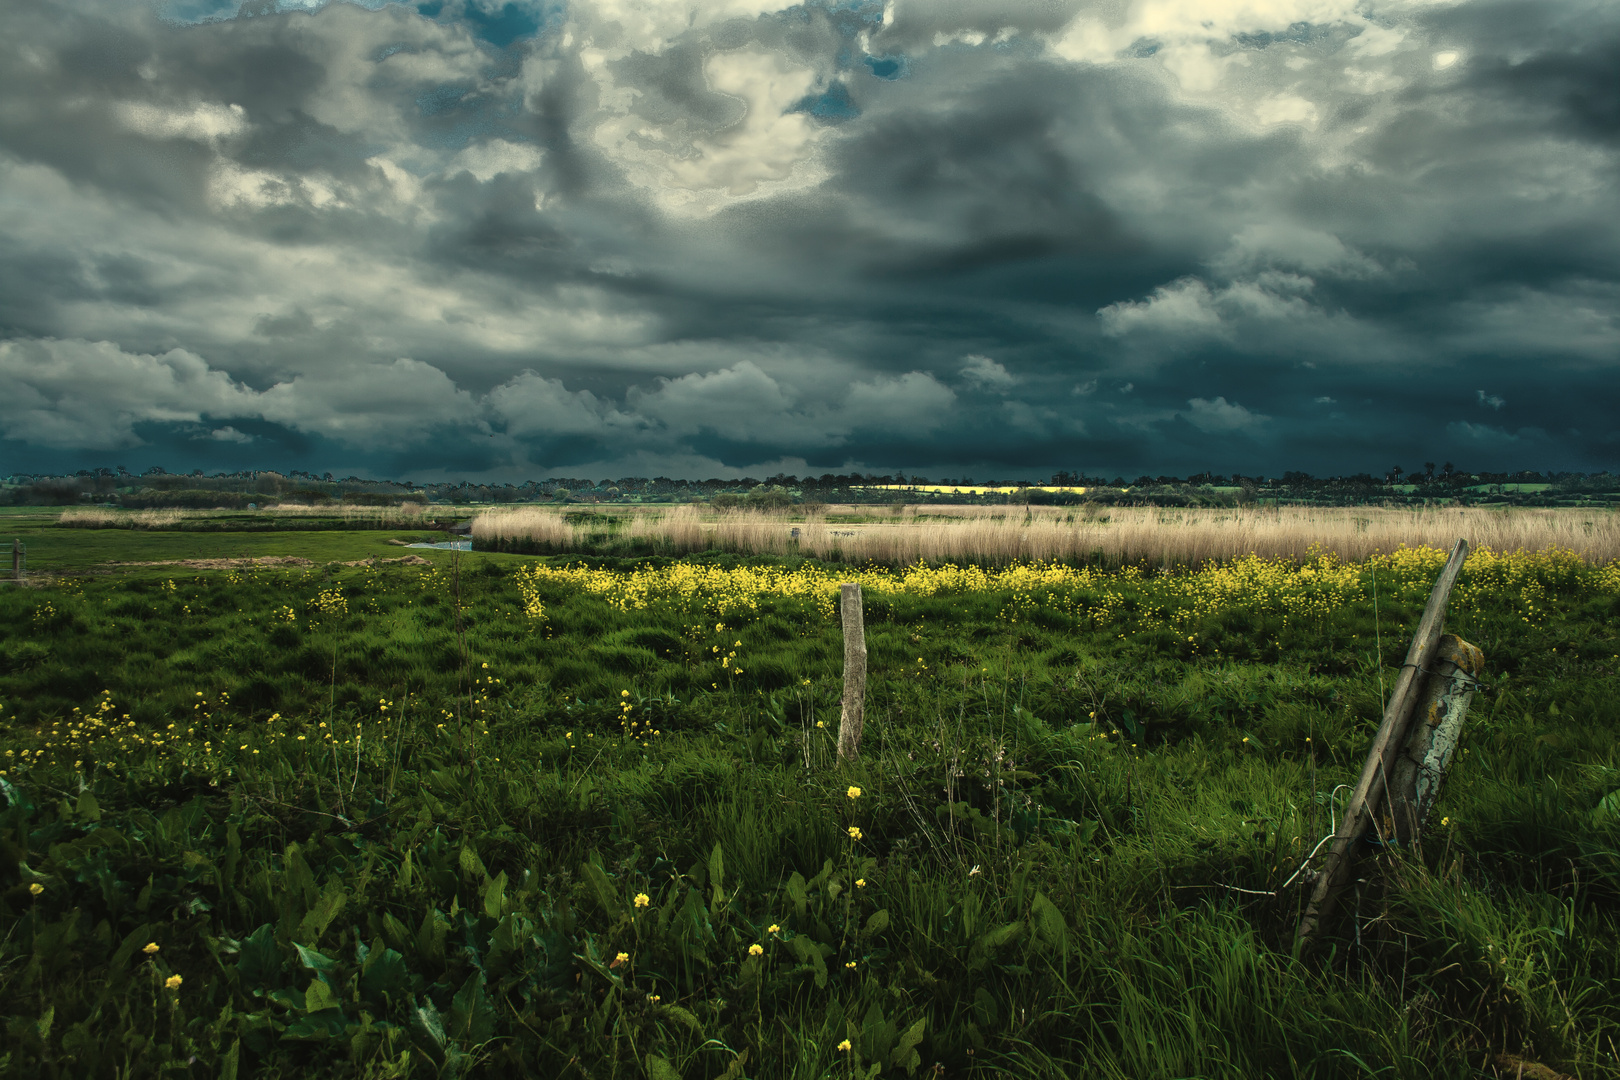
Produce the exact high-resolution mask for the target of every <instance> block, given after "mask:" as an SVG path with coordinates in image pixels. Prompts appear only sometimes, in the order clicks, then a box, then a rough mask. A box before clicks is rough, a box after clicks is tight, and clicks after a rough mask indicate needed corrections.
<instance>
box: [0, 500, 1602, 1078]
mask: <svg viewBox="0 0 1620 1080" xmlns="http://www.w3.org/2000/svg"><path fill="white" fill-rule="evenodd" d="M104 524H109V523H104ZM343 524H344V522H341V521H335V520H334V521H332V522H328V523H325V525H326V527H325V528H324V529H322V530H320V531H313V530H309V529H304V530H297V529H290V528H278V529H276V530H273V531H272V530H266V531H242V530H235V531H232V530H226V529H216V530H212V531H176V530H174V529H162V528H158V529H151V528H148V529H139V528H136V529H130V528H117V527H112V528H108V527H101V528H93V527H78V528H66V527H62V526H61V525H60V524H57V523H56V522H55V519H54V518H51V519H49V520H47V519H33V520H30V521H24V520H21V519H19V520H18V521H17V522H15V526H16V529H17V531H19V532H26V534H27V536H26V539H27V542H28V544H29V560H30V567H31V568H34V569H35V570H36V575H35V577H34V579H33V580H32V582H31V583H29V584H28V586H27V587H14V586H6V587H5V588H4V589H3V591H0V754H4V770H5V777H4V786H3V791H4V793H5V797H6V803H7V806H6V808H5V809H3V810H0V844H3V845H4V846H3V855H4V861H3V862H0V875H3V876H0V926H3V929H0V1015H3V1019H0V1022H3V1023H4V1024H5V1025H6V1032H7V1038H6V1043H5V1046H6V1048H5V1049H4V1050H3V1051H0V1071H4V1072H5V1073H6V1074H8V1075H18V1076H40V1075H45V1076H114V1075H118V1076H125V1075H127V1076H156V1075H159V1074H168V1073H181V1074H185V1075H196V1076H213V1077H227V1076H229V1077H237V1076H242V1077H245V1076H256V1075H269V1076H275V1075H281V1076H293V1075H297V1076H326V1075H332V1076H357V1077H360V1076H364V1077H385V1076H436V1075H461V1076H476V1075H490V1076H494V1075H510V1074H517V1073H520V1072H523V1071H526V1072H528V1073H530V1074H533V1075H541V1076H575V1075H577V1076H581V1077H602V1078H606V1077H619V1076H623V1077H651V1078H654V1080H665V1078H666V1077H677V1076H678V1077H685V1078H718V1077H727V1078H730V1080H735V1078H741V1077H802V1078H806V1080H808V1078H819V1077H850V1076H856V1075H859V1076H862V1077H866V1076H874V1075H882V1076H891V1075H894V1076H900V1075H943V1076H999V1075H1015V1076H1042V1077H1047V1076H1049V1077H1059V1076H1077V1075H1098V1076H1117V1077H1155V1076H1164V1077H1172V1076H1192V1075H1198V1076H1259V1075H1302V1076H1315V1077H1330V1076H1347V1077H1348V1076H1362V1075H1367V1074H1369V1073H1373V1074H1377V1075H1388V1076H1400V1077H1407V1076H1410V1077H1428V1076H1455V1077H1465V1076H1480V1075H1495V1074H1500V1075H1515V1070H1516V1069H1519V1070H1523V1075H1526V1076H1532V1075H1536V1076H1546V1075H1555V1074H1564V1075H1579V1076H1582V1077H1588V1076H1612V1075H1620V991H1617V989H1616V987H1617V986H1620V917H1617V915H1616V914H1615V913H1616V912H1617V911H1620V794H1616V792H1620V752H1617V751H1616V748H1615V746H1616V744H1615V738H1614V736H1615V731H1616V727H1617V724H1620V637H1617V631H1616V629H1615V626H1616V620H1617V618H1620V567H1617V566H1616V564H1615V563H1614V562H1612V561H1611V560H1609V559H1604V558H1601V557H1598V556H1595V555H1592V554H1588V555H1587V556H1586V557H1582V556H1581V555H1579V554H1576V553H1575V552H1573V551H1567V550H1565V551H1559V550H1543V551H1533V552H1516V553H1513V552H1507V551H1496V550H1485V551H1480V552H1477V553H1476V554H1475V555H1473V556H1472V557H1471V558H1470V561H1469V564H1468V567H1467V569H1466V570H1465V572H1464V575H1463V579H1462V582H1461V584H1460V585H1459V587H1458V590H1457V592H1456V593H1455V594H1454V596H1453V599H1452V602H1451V615H1450V618H1449V619H1448V628H1449V629H1450V630H1451V631H1452V632H1455V633H1457V634H1459V635H1461V636H1463V637H1464V638H1466V639H1467V640H1469V641H1471V642H1473V643H1474V644H1476V645H1478V646H1480V648H1482V649H1483V650H1484V653H1485V656H1486V667H1487V682H1488V683H1489V686H1488V687H1487V689H1486V690H1485V691H1484V692H1483V693H1481V694H1479V695H1477V696H1476V698H1475V701H1474V706H1473V711H1472V713H1471V715H1470V718H1469V722H1468V727H1467V731H1466V735H1465V740H1464V744H1463V751H1464V752H1463V753H1462V754H1461V755H1460V756H1459V760H1458V764H1457V765H1456V767H1455V768H1454V770H1453V773H1452V775H1451V777H1450V778H1449V779H1448V782H1447V788H1446V790H1445V792H1444V794H1443V796H1442V799H1441V802H1440V804H1439V807H1438V808H1437V811H1436V819H1435V820H1433V821H1431V823H1430V830H1429V832H1428V834H1427V836H1426V837H1425V839H1424V841H1423V843H1422V844H1421V845H1420V846H1418V847H1415V848H1413V849H1411V850H1395V849H1385V850H1381V851H1372V850H1368V851H1367V852H1366V853H1365V855H1364V857H1363V861H1362V863H1361V864H1360V865H1361V869H1360V873H1359V875H1358V877H1359V878H1360V879H1361V880H1360V881H1359V882H1358V884H1357V885H1356V886H1355V888H1354V890H1353V894H1352V895H1349V896H1348V897H1347V899H1346V900H1345V902H1344V904H1343V905H1342V907H1343V910H1342V911H1341V914H1340V916H1339V917H1338V918H1337V919H1336V920H1335V921H1334V922H1333V924H1332V925H1331V927H1330V932H1329V935H1328V939H1327V940H1326V941H1325V942H1324V943H1323V947H1322V948H1320V949H1319V950H1317V952H1315V953H1314V954H1312V955H1309V956H1305V957H1299V958H1296V957H1295V955H1294V952H1293V948H1292V934H1293V930H1294V927H1295V925H1296V923H1297V920H1298V915H1299V910H1300V907H1301V903H1302V899H1301V897H1300V895H1299V889H1298V887H1297V883H1296V882H1297V878H1296V870H1297V869H1298V868H1299V866H1300V864H1301V861H1302V860H1303V859H1304V857H1305V856H1306V855H1307V854H1308V853H1309V852H1310V850H1311V849H1312V847H1313V846H1314V845H1315V844H1316V842H1317V841H1318V840H1319V839H1320V838H1321V837H1323V836H1325V835H1326V834H1327V833H1328V832H1330V831H1331V829H1332V827H1333V820H1334V816H1335V814H1336V812H1337V810H1338V808H1339V806H1340V803H1341V802H1342V791H1341V790H1340V785H1343V784H1346V783H1353V781H1354V778H1355V775H1356V774H1357V772H1358V771H1359V766H1360V762H1361V759H1362V758H1363V757H1364V755H1365V753H1366V749H1367V746H1368V745H1369V743H1370V741H1371V738H1372V733H1373V731H1374V729H1375V728H1376V726H1377V723H1378V718H1379V716H1380V713H1381V710H1382V699H1381V694H1382V692H1383V690H1385V689H1387V688H1388V686H1389V685H1391V684H1392V683H1393V678H1394V675H1395V673H1396V672H1397V670H1398V668H1399V665H1400V663H1401V661H1402V658H1403V656H1404V653H1405V649H1406V645H1407V641H1408V638H1409V636H1410V633H1411V630H1412V627H1413V625H1414V624H1415V623H1416V620H1417V616H1418V613H1419V611H1420V610H1421V607H1422V604H1423V602H1424V600H1425V599H1426V597H1427V594H1428V589H1429V586H1430V584H1431V583H1432V581H1433V578H1434V575H1435V573H1436V571H1437V570H1438V568H1439V565H1440V563H1441V562H1442V561H1443V559H1444V553H1443V552H1442V551H1440V550H1438V549H1436V548H1431V547H1419V548H1406V549H1400V548H1392V549H1385V550H1384V551H1383V552H1382V553H1379V554H1373V555H1366V556H1364V557H1357V558H1355V559H1354V560H1353V561H1351V560H1347V559H1341V558H1339V557H1337V556H1335V555H1333V554H1323V553H1322V552H1320V551H1318V552H1316V553H1314V554H1310V555H1308V556H1302V557H1283V556H1279V557H1276V558H1269V557H1267V558H1261V557H1240V558H1228V559H1225V560H1222V561H1219V562H1210V563H1196V562H1192V563H1180V564H1178V563H1176V562H1175V561H1174V560H1168V561H1163V560H1161V561H1159V562H1150V561H1144V560H1141V559H1128V558H1119V559H1102V560H1087V559H1071V560H1068V561H1063V562H1043V563H1032V562H1029V561H1022V560H1018V559H1016V558H1014V559H1008V560H1001V561H997V560H979V561H977V562H974V563H967V562H963V561H961V560H955V561H940V562H936V563H933V564H928V565H924V564H915V563H912V564H907V563H906V562H903V561H892V562H883V561H878V562H860V563H854V564H849V565H841V564H838V563H833V562H824V561H818V560H816V559H807V558H803V557H801V556H800V555H797V554H794V553H792V552H786V551H783V552H776V553H770V552H765V553H760V554H750V553H747V552H744V551H737V550H732V551H726V550H715V549H713V548H712V547H709V546H708V545H704V547H703V548H702V549H701V550H694V551H691V552H688V553H685V554H676V553H670V554H656V553H652V554H640V555H636V556H634V557H624V556H625V555H627V554H628V553H627V552H621V554H614V553H613V545H614V543H616V542H617V541H616V540H615V539H614V537H616V536H620V535H622V533H623V531H624V530H623V529H622V528H621V527H615V528H613V529H607V530H598V533H599V534H600V536H599V538H598V540H596V541H592V540H591V539H590V536H589V535H585V536H576V534H575V533H572V532H571V533H569V534H568V542H569V543H570V544H573V545H574V546H575V547H576V548H580V547H584V548H586V549H588V550H589V551H590V553H588V554H584V555H581V554H578V553H577V552H576V553H570V552H568V551H557V552H554V553H552V554H549V555H543V556H541V555H524V554H513V553H502V552H483V551H478V552H473V553H471V554H465V555H463V554H460V553H451V552H441V551H430V550H420V549H419V550H416V551H407V550H406V549H404V548H401V547H399V546H398V545H397V544H391V543H390V542H389V541H390V540H417V539H423V538H425V536H424V535H423V534H422V532H421V531H417V532H413V531H411V525H410V524H408V523H405V522H397V523H396V522H387V521H383V522H367V523H365V527H358V528H353V529H344V528H342V527H341V526H342V525H343ZM574 524H575V525H579V524H585V525H589V522H580V521H579V520H577V519H576V522H575V523H574ZM385 526H386V527H385ZM571 527H572V526H571ZM610 534H611V535H610ZM1583 535H1584V534H1583ZM593 545H594V546H593ZM288 557H292V558H295V559H299V560H303V561H302V562H288V561H287V559H288ZM401 557H407V558H411V559H413V560H422V562H421V563H418V562H415V561H411V562H387V561H384V560H393V559H400V558H401ZM199 558H207V559H216V560H229V559H238V560H251V559H276V560H279V561H277V562H274V563H272V562H249V561H242V562H238V563H235V564H233V565H224V566H219V567H217V568H213V569H202V568H198V567H194V566H186V565H183V564H180V563H176V562H173V561H171V560H181V559H199ZM113 562H117V563H123V564H133V565H121V566H117V567H111V566H109V565H108V564H110V563H113ZM350 564H353V565H350ZM92 571H97V572H92ZM847 580H858V581H860V582H861V583H862V586H863V591H864V594H865V610H866V621H867V640H868V649H869V654H870V670H871V679H872V681H871V684H870V687H869V692H868V705H867V734H866V740H865V744H864V746H863V752H862V756H861V758H860V760H859V761H858V762H855V763H853V764H849V765H842V766H841V765H839V764H838V763H837V762H836V761H835V760H834V754H833V746H834V741H835V738H836V728H837V723H838V716H839V707H838V701H839V696H840V693H841V687H842V684H841V679H840V663H841V655H842V653H841V649H842V645H841V638H840V631H839V625H838V619H837V611H836V596H837V585H838V583H839V582H840V581H847ZM1291 878H1296V882H1290V879H1291ZM1536 1070H1545V1071H1539V1072H1538V1071H1536Z"/></svg>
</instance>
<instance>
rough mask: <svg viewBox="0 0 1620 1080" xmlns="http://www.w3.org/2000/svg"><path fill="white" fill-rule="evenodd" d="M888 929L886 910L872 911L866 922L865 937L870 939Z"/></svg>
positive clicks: (887, 913)
mask: <svg viewBox="0 0 1620 1080" xmlns="http://www.w3.org/2000/svg"><path fill="white" fill-rule="evenodd" d="M888 928H889V912H888V909H887V908H883V909H880V910H878V911H874V912H872V914H871V917H869V918H868V919H867V920H866V936H867V937H872V936H874V935H876V934H881V933H883V931H885V930H887V929H888Z"/></svg>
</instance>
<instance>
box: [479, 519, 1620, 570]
mask: <svg viewBox="0 0 1620 1080" xmlns="http://www.w3.org/2000/svg"><path fill="white" fill-rule="evenodd" d="M889 516H890V518H891V520H888V521H879V522H873V523H859V524H847V525H846V524H838V523H836V522H828V521H826V520H824V519H822V518H819V517H814V518H811V519H810V520H805V521H794V520H793V519H792V517H791V516H790V515H789V514H785V513H758V512H748V511H729V512H722V513H719V514H714V513H712V512H710V513H705V512H704V511H702V510H700V509H699V508H696V507H691V506H683V507H677V508H674V509H672V510H669V511H637V512H632V513H630V514H628V515H625V521H624V523H623V525H622V527H621V528H619V529H618V530H617V531H616V533H615V535H616V536H618V537H621V538H622V539H623V541H624V543H625V545H626V546H627V547H629V548H630V549H632V550H638V551H656V552H660V553H667V554H676V555H678V554H685V553H690V552H696V551H704V550H718V551H730V552H736V553H738V554H748V555H792V554H798V555H805V556H810V557H814V558H819V559H828V560H842V561H845V562H858V563H865V562H873V563H884V564H889V565H906V564H911V563H916V562H919V561H920V562H925V563H948V562H949V563H977V564H982V565H1006V564H1008V563H1011V562H1018V561H1022V562H1048V561H1056V562H1093V563H1102V564H1106V565H1119V564H1124V563H1131V564H1145V565H1149V566H1198V565H1203V564H1206V563H1219V562H1226V561H1229V560H1231V559H1236V558H1242V557H1244V556H1247V555H1251V554H1252V555H1258V556H1261V557H1263V558H1283V559H1290V560H1295V561H1299V560H1304V559H1307V558H1310V557H1312V556H1313V555H1315V554H1317V553H1332V554H1335V555H1337V556H1338V557H1339V558H1341V559H1344V560H1346V561H1349V562H1359V561H1361V560H1363V559H1366V558H1367V557H1368V556H1371V555H1375V554H1379V553H1386V554H1387V553H1389V552H1392V551H1395V550H1396V549H1397V548H1399V547H1401V546H1402V545H1405V546H1407V547H1424V546H1426V547H1435V548H1442V549H1444V548H1449V547H1450V546H1451V545H1452V544H1454V543H1455V542H1456V541H1457V539H1458V538H1459V537H1464V538H1466V539H1467V540H1468V541H1469V543H1470V544H1471V545H1472V546H1473V547H1475V548H1489V549H1491V550H1494V551H1500V552H1510V551H1519V550H1524V551H1543V550H1547V549H1549V548H1558V549H1562V550H1568V551H1572V552H1574V553H1576V554H1577V555H1579V556H1580V557H1581V558H1582V559H1584V560H1586V561H1587V562H1589V563H1593V564H1599V565H1601V564H1606V563H1609V562H1613V561H1615V560H1617V559H1620V513H1617V512H1616V511H1614V510H1609V509H1593V510H1582V509H1521V508H1514V509H1495V508H1468V509H1463V508H1457V507H1450V508H1425V509H1405V508H1396V507H1372V506H1367V507H1325V508H1319V507H1264V508H1237V509H1231V508H1223V509H1155V508H1152V507H1124V508H1121V507H1096V506H1088V507H1005V508H1000V507H997V508H980V507H926V508H922V510H921V512H920V513H919V510H918V508H915V507H906V508H903V509H899V510H897V511H893V512H890V514H889ZM597 531H598V532H600V529H598V530H597ZM473 538H474V540H475V541H480V544H479V546H481V547H506V548H508V549H509V550H510V549H521V550H531V551H550V552H559V553H561V552H568V551H579V550H581V545H582V544H585V543H587V542H588V539H587V535H586V532H585V531H583V530H576V529H575V528H574V527H573V526H571V525H569V524H568V523H567V522H566V521H565V520H564V519H563V518H562V516H561V515H560V514H559V513H558V512H557V511H555V510H550V509H540V508H534V509H524V510H515V511H494V512H490V513H486V514H482V515H480V516H479V517H478V518H476V519H475V520H474V522H473Z"/></svg>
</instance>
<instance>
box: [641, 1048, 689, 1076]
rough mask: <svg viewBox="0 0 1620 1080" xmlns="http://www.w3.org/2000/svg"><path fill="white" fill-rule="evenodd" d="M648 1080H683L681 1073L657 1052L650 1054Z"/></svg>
mask: <svg viewBox="0 0 1620 1080" xmlns="http://www.w3.org/2000/svg"><path fill="white" fill-rule="evenodd" d="M647 1080H681V1074H680V1073H678V1072H676V1071H675V1066H673V1065H671V1064H670V1063H669V1062H668V1061H667V1060H665V1059H664V1058H661V1057H659V1056H658V1055H657V1054H648V1055H647Z"/></svg>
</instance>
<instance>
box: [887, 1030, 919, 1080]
mask: <svg viewBox="0 0 1620 1080" xmlns="http://www.w3.org/2000/svg"><path fill="white" fill-rule="evenodd" d="M927 1026H928V1018H927V1017H926V1016H925V1017H923V1018H922V1019H920V1020H918V1021H917V1022H916V1023H915V1024H912V1025H911V1026H910V1027H908V1028H907V1029H906V1030H905V1033H904V1034H903V1035H901V1036H900V1045H899V1046H896V1047H895V1048H894V1053H893V1054H892V1055H891V1056H890V1057H889V1064H891V1065H898V1066H900V1067H901V1068H903V1069H905V1070H906V1075H907V1076H910V1075H911V1074H912V1073H915V1072H916V1071H917V1066H919V1065H921V1064H922V1055H921V1054H920V1053H918V1051H917V1046H918V1045H919V1044H920V1043H921V1042H922V1038H923V1031H924V1030H925V1029H926V1028H927Z"/></svg>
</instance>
